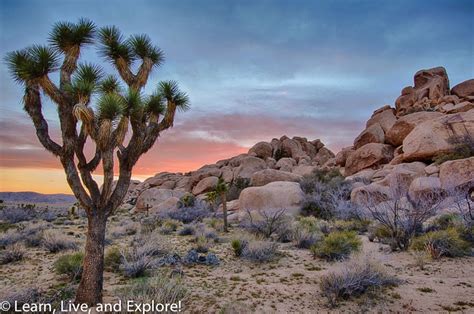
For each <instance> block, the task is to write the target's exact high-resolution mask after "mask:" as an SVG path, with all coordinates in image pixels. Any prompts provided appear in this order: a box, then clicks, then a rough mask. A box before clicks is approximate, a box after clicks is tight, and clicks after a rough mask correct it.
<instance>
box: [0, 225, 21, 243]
mask: <svg viewBox="0 0 474 314" xmlns="http://www.w3.org/2000/svg"><path fill="white" fill-rule="evenodd" d="M22 239H23V237H22V235H21V233H20V232H19V231H18V230H16V229H9V230H7V231H6V232H4V233H2V234H1V235H0V247H6V246H8V245H13V244H15V243H17V242H20V241H21V240H22Z"/></svg>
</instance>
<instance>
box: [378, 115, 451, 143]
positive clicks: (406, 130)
mask: <svg viewBox="0 0 474 314" xmlns="http://www.w3.org/2000/svg"><path fill="white" fill-rule="evenodd" d="M441 116H443V114H442V113H440V112H434V111H420V112H415V113H412V114H407V115H405V116H402V117H400V119H398V120H397V121H396V122H395V123H394V124H393V126H392V127H391V128H390V129H389V130H388V132H387V133H386V134H385V142H387V143H388V144H391V145H393V146H399V145H402V143H403V140H404V139H405V137H407V135H408V134H410V132H411V131H412V130H413V129H414V128H415V126H417V125H418V124H420V123H423V122H425V121H429V120H432V119H435V118H439V117H441Z"/></svg>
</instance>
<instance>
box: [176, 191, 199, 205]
mask: <svg viewBox="0 0 474 314" xmlns="http://www.w3.org/2000/svg"><path fill="white" fill-rule="evenodd" d="M195 202H196V197H195V196H194V195H193V194H191V193H186V194H184V195H183V196H182V197H181V198H180V199H179V201H178V204H177V206H178V208H183V207H193V206H194V204H195Z"/></svg>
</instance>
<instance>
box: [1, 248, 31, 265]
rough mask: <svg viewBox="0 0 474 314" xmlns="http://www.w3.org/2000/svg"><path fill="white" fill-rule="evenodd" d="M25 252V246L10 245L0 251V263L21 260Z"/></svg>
mask: <svg viewBox="0 0 474 314" xmlns="http://www.w3.org/2000/svg"><path fill="white" fill-rule="evenodd" d="M25 253H26V251H25V248H24V247H23V246H21V245H19V244H13V245H9V246H7V247H6V248H5V249H4V250H2V251H0V265H5V264H9V263H13V262H17V261H21V260H22V259H23V257H24V256H25Z"/></svg>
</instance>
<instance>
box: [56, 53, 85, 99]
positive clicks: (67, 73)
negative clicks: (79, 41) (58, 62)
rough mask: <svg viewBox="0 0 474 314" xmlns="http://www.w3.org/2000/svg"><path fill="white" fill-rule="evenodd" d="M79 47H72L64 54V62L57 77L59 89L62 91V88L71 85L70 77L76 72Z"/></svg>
mask: <svg viewBox="0 0 474 314" xmlns="http://www.w3.org/2000/svg"><path fill="white" fill-rule="evenodd" d="M79 54H80V47H79V46H77V45H76V46H72V47H71V48H70V49H69V50H68V51H67V52H66V54H65V56H64V61H63V64H62V66H61V73H60V77H59V82H60V83H59V87H60V88H61V90H64V86H66V85H67V84H70V83H71V75H72V73H73V72H74V71H75V70H76V67H77V59H78V58H79Z"/></svg>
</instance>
